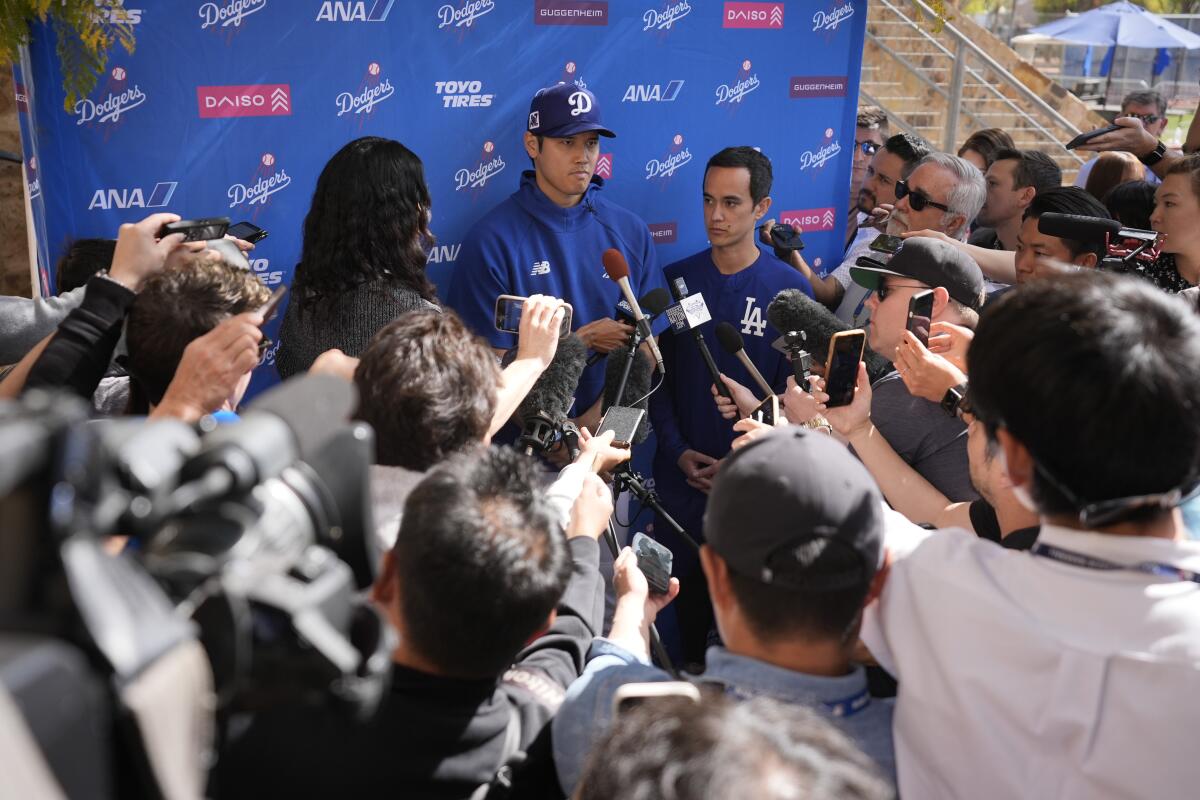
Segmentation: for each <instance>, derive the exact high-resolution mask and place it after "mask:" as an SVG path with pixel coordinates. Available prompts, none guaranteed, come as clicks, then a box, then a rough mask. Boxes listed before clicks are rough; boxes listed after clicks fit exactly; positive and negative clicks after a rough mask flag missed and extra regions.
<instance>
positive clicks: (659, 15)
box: [642, 0, 692, 31]
mask: <svg viewBox="0 0 1200 800" xmlns="http://www.w3.org/2000/svg"><path fill="white" fill-rule="evenodd" d="M690 13H692V6H691V4H690V3H689V2H688V0H682V2H679V3H667V4H665V6H664V7H663V10H662V11H659V10H657V9H654V8H648V9H646V13H645V14H643V15H642V22H644V23H645V24H646V27H644V28H642V30H643V31H668V30H670V29H671V26H673V25H674V24H675V23H676V22H678V21H679V20H681V19H683V18H684V17H686V16H687V15H688V14H690Z"/></svg>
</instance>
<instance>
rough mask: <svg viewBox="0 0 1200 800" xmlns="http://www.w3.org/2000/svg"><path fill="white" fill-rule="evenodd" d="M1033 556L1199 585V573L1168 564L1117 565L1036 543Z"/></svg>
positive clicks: (1153, 562)
mask: <svg viewBox="0 0 1200 800" xmlns="http://www.w3.org/2000/svg"><path fill="white" fill-rule="evenodd" d="M1029 552H1031V553H1033V554H1034V555H1035V556H1043V557H1045V558H1049V559H1052V560H1054V561H1058V562H1060V563H1063V564H1070V565H1071V566H1073V567H1082V568H1084V569H1098V570H1104V571H1106V572H1113V571H1118V570H1125V571H1128V572H1144V573H1146V574H1147V575H1153V576H1154V577H1156V578H1173V579H1174V580H1177V581H1190V582H1192V583H1200V573H1198V572H1194V571H1192V570H1190V569H1183V568H1182V567H1175V566H1172V565H1170V564H1163V563H1160V562H1157V561H1139V562H1138V563H1136V564H1118V563H1116V562H1115V561H1107V560H1105V559H1103V558H1095V557H1093V556H1087V555H1083V554H1082V553H1076V552H1074V551H1072V550H1064V549H1062V548H1061V547H1055V546H1054V545H1051V544H1045V543H1043V542H1038V543H1037V544H1035V545H1034V546H1033V548H1032V549H1031V550H1030V551H1029Z"/></svg>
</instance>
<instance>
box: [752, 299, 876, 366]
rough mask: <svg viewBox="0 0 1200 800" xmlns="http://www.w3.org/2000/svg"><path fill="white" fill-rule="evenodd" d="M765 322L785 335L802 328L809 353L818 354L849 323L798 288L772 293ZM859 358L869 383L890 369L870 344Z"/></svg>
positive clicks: (822, 353)
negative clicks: (864, 367) (862, 362)
mask: <svg viewBox="0 0 1200 800" xmlns="http://www.w3.org/2000/svg"><path fill="white" fill-rule="evenodd" d="M767 321H768V322H770V323H771V327H773V328H774V329H775V330H777V331H780V332H781V333H783V334H784V335H785V336H786V334H787V333H788V332H790V331H803V332H804V333H805V334H807V340H808V346H809V347H808V349H809V352H812V353H817V354H818V357H821V356H824V354H826V353H828V352H829V341H830V340H831V339H832V338H833V335H834V334H835V333H841V332H842V331H848V330H850V326H849V325H847V324H846V323H845V322H842V321H841V320H840V319H838V318H837V317H835V316H834V315H833V313H832V312H830V310H829V309H827V308H825V306H823V305H821V304H820V303H818V302H817V301H816V300H813V299H812V298H811V297H809V296H808V295H806V294H805V293H804V292H802V291H800V290H799V289H784V290H783V291H781V292H780V293H779V294H777V295H775V299H774V300H772V301H771V303H770V305H768V306H767ZM863 361H864V362H866V365H867V375H868V376H869V377H870V379H871V382H872V383H874V382H875V381H877V380H879V379H880V378H882V377H883V376H884V375H887V374H888V373H889V372H891V371H892V365H891V362H890V361H888V360H887V359H886V358H884V357H882V356H881V355H879V354H878V353H876V352H875V351H874V350H872V349H871V348H870V347H867V348H866V349H865V350H863ZM801 388H805V387H801Z"/></svg>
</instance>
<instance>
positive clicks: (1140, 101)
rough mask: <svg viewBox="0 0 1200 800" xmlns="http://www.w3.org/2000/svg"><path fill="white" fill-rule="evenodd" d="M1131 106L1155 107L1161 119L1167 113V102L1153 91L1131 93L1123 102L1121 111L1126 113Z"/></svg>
mask: <svg viewBox="0 0 1200 800" xmlns="http://www.w3.org/2000/svg"><path fill="white" fill-rule="evenodd" d="M1130 106H1154V107H1155V108H1156V109H1158V115H1159V116H1160V117H1161V116H1163V115H1164V114H1166V113H1167V101H1166V100H1165V99H1164V98H1163V96H1162V95H1161V94H1159V93H1158V92H1156V91H1154V90H1153V89H1145V90H1142V91H1138V92H1130V93H1129V94H1127V95H1125V97H1124V99H1122V100H1121V111H1122V112H1124V111H1125V110H1126V109H1127V108H1129V107H1130Z"/></svg>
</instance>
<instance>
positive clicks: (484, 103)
mask: <svg viewBox="0 0 1200 800" xmlns="http://www.w3.org/2000/svg"><path fill="white" fill-rule="evenodd" d="M433 90H434V93H435V94H438V95H441V98H442V108H486V107H488V106H490V105H491V104H492V100H494V99H495V98H496V95H494V94H484V93H483V83H482V82H481V81H437V82H436V83H434V84H433ZM571 96H572V97H574V96H575V95H571ZM536 113H537V112H536V111H535V112H533V114H530V115H529V116H530V118H531V119H530V126H532V125H533V121H532V117H533V116H534V114H536Z"/></svg>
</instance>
